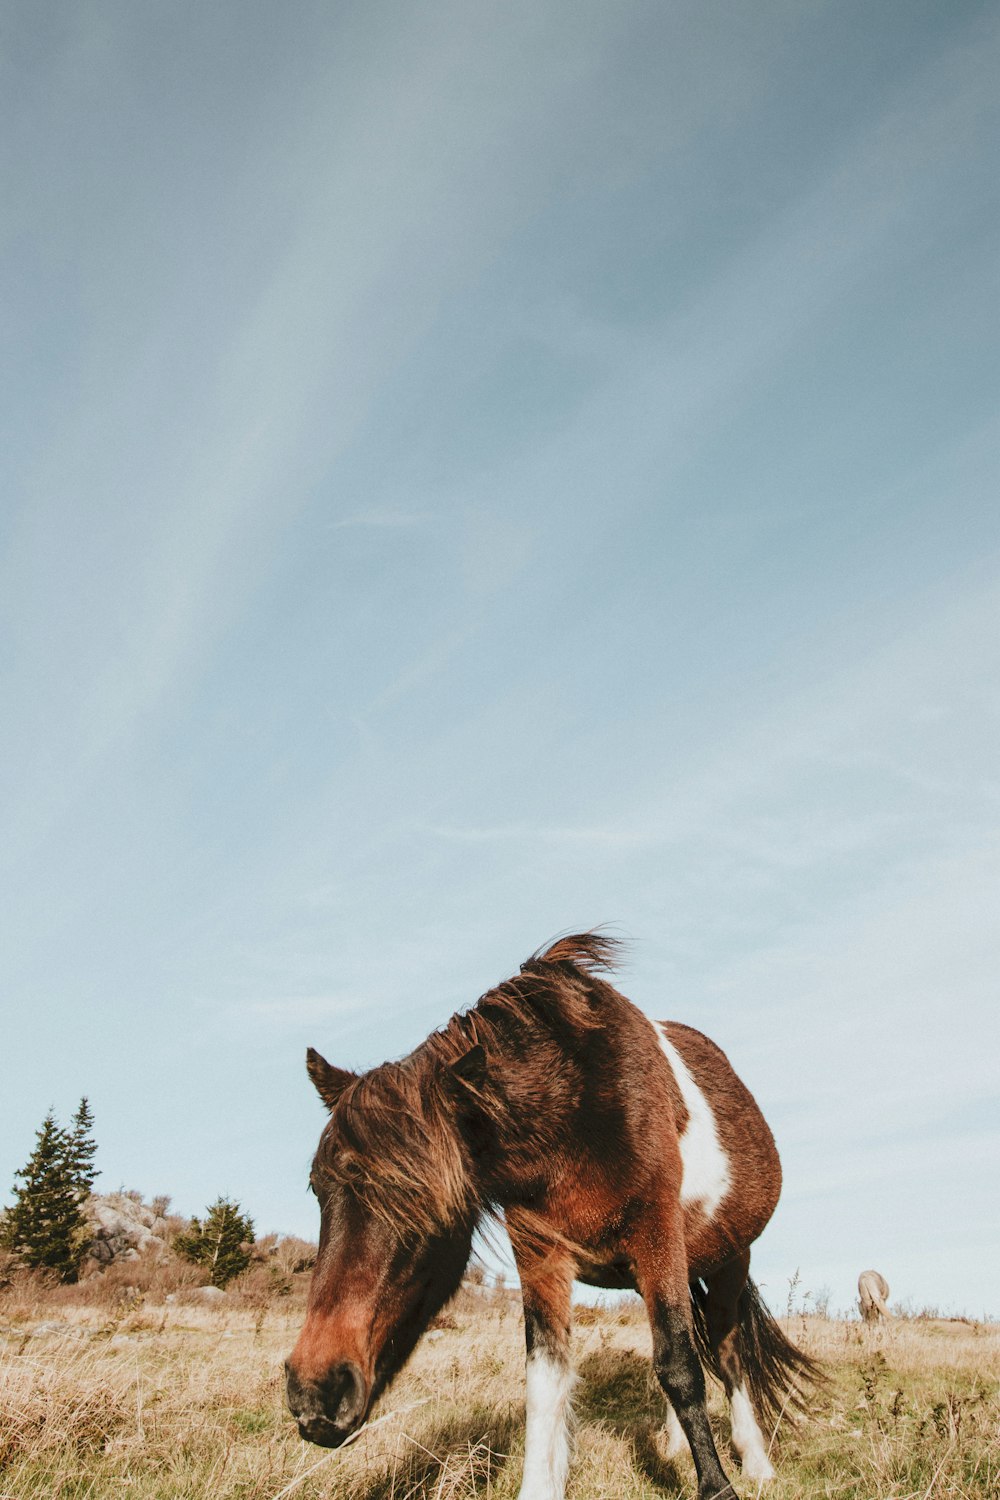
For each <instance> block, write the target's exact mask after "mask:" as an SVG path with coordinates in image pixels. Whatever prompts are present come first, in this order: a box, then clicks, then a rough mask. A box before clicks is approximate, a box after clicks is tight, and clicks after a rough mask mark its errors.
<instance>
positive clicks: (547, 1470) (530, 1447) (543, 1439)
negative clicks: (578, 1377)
mask: <svg viewBox="0 0 1000 1500" xmlns="http://www.w3.org/2000/svg"><path fill="white" fill-rule="evenodd" d="M526 1374H527V1381H526V1386H527V1388H526V1399H525V1433H524V1475H523V1477H522V1479H521V1490H520V1494H519V1496H518V1500H562V1497H563V1495H564V1494H565V1492H566V1479H567V1476H568V1474H569V1450H570V1441H569V1418H570V1409H569V1398H570V1392H571V1391H572V1389H573V1372H572V1370H571V1369H570V1366H569V1362H568V1360H565V1359H559V1358H558V1357H557V1356H555V1355H552V1354H549V1353H548V1352H547V1351H546V1350H543V1349H538V1348H535V1349H533V1350H532V1351H531V1353H530V1354H529V1355H528V1362H527V1368H526Z"/></svg>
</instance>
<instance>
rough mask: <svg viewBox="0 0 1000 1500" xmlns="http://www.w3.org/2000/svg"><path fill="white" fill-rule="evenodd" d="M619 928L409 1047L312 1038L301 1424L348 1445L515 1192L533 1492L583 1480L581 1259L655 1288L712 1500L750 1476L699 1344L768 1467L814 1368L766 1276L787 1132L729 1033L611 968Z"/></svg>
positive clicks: (685, 1439) (571, 946)
mask: <svg viewBox="0 0 1000 1500" xmlns="http://www.w3.org/2000/svg"><path fill="white" fill-rule="evenodd" d="M615 946H616V945H615V944H614V942H613V941H612V940H611V939H610V938H607V937H605V936H602V935H600V934H596V933H584V934H581V935H579V936H575V937H567V938H562V939H560V940H559V941H558V942H556V943H555V944H553V945H552V946H551V947H550V948H548V949H547V950H546V951H545V952H542V953H539V954H537V955H536V956H535V957H533V958H532V959H530V960H529V961H528V962H527V963H526V964H524V965H522V968H521V972H520V974H518V975H517V976H515V977H514V978H513V979H510V980H508V981H507V982H506V983H504V984H501V985H499V986H498V987H497V988H496V989H493V990H490V991H489V992H488V993H487V994H485V995H484V996H483V997H482V999H481V1000H479V1002H478V1003H477V1004H476V1005H475V1007H474V1008H473V1009H472V1010H470V1011H467V1012H464V1013H462V1014H459V1015H456V1016H453V1017H452V1019H451V1020H450V1021H449V1022H448V1024H447V1025H446V1026H445V1027H444V1028H443V1029H442V1030H441V1031H437V1032H435V1033H434V1034H433V1035H432V1036H430V1037H428V1038H427V1040H426V1041H425V1042H423V1043H422V1044H421V1045H420V1046H419V1047H418V1048H417V1049H416V1051H414V1052H412V1053H411V1054H410V1056H409V1057H406V1058H404V1059H403V1060H402V1062H394V1063H383V1064H382V1066H381V1067H378V1068H374V1069H373V1070H372V1071H371V1072H368V1073H363V1074H360V1075H358V1074H355V1073H348V1072H344V1071H342V1070H341V1069H338V1068H334V1067H331V1066H330V1064H329V1063H327V1062H326V1061H324V1059H323V1058H322V1057H320V1056H319V1054H318V1053H317V1052H314V1051H312V1049H310V1051H309V1053H308V1056H307V1066H308V1070H309V1074H310V1076H311V1078H312V1080H313V1083H314V1084H315V1086H316V1088H317V1089H318V1091H319V1093H320V1095H321V1097H322V1099H323V1101H324V1103H325V1104H326V1105H327V1107H328V1108H329V1111H330V1118H329V1121H328V1122H327V1125H326V1127H325V1129H324V1131H323V1134H322V1136H321V1138H320V1143H319V1148H318V1150H317V1152H316V1157H315V1160H314V1162H313V1168H312V1174H311V1185H312V1188H313V1190H314V1192H315V1193H316V1196H317V1198H318V1199H319V1203H320V1209H321V1214H322V1219H321V1227H320V1243H319V1254H318V1258H317V1261H316V1269H315V1271H314V1273H313V1279H312V1285H311V1288H310V1293H309V1304H308V1310H307V1314H306V1321H305V1325H304V1327H303V1329H302V1332H301V1334H300V1336H299V1340H298V1342H297V1344H296V1346H295V1349H294V1350H293V1352H292V1355H291V1357H290V1358H289V1360H288V1364H287V1391H288V1404H289V1406H290V1408H291V1410H292V1412H293V1414H294V1415H295V1417H296V1418H297V1420H298V1424H299V1431H300V1432H301V1433H302V1435H303V1437H306V1438H309V1439H310V1440H311V1441H312V1442H315V1443H320V1444H322V1445H324V1446H328V1447H335V1446H337V1445H338V1444H340V1443H342V1442H343V1441H344V1440H345V1438H347V1437H348V1436H349V1435H350V1434H351V1433H352V1432H354V1431H355V1430H356V1429H357V1428H358V1427H359V1426H360V1425H361V1423H362V1422H364V1420H365V1419H366V1417H367V1415H368V1412H369V1410H370V1408H371V1405H372V1403H373V1401H375V1399H376V1398H377V1397H378V1396H379V1394H380V1393H381V1392H382V1391H384V1390H385V1388H386V1387H387V1386H388V1384H389V1382H390V1381H391V1380H392V1378H393V1377H394V1375H395V1374H396V1373H397V1372H398V1371H399V1369H400V1368H401V1367H402V1365H403V1364H404V1362H405V1361H406V1359H407V1358H408V1357H409V1355H410V1353H411V1351H412V1350H413V1347H414V1345H415V1344H416V1342H417V1340H418V1339H419V1337H420V1335H421V1333H422V1332H423V1330H424V1329H425V1328H426V1327H427V1324H428V1322H429V1321H430V1319H431V1318H432V1317H433V1316H434V1314H435V1313H436V1312H437V1311H438V1309H439V1308H440V1307H441V1306H442V1305H443V1304H444V1303H445V1302H446V1301H447V1300H448V1299H449V1298H450V1297H451V1296H452V1295H453V1293H454V1292H455V1291H456V1290H457V1288H458V1286H459V1283H460V1281H461V1277H462V1273H463V1271H464V1269H465V1267H466V1264H467V1262H468V1259H469V1255H470V1251H471V1245H472V1236H473V1232H474V1230H475V1228H476V1225H477V1223H478V1222H479V1221H480V1220H481V1218H482V1217H483V1216H484V1215H488V1214H502V1215H503V1218H504V1221H505V1223H506V1226H507V1230H508V1232H509V1234H510V1239H511V1244H512V1246H513V1251H514V1256H515V1260H516V1262H517V1268H518V1272H519V1274H520V1278H521V1290H522V1296H523V1300H524V1325H525V1338H526V1342H527V1402H526V1406H527V1423H526V1435H525V1459H524V1476H523V1480H522V1485H521V1500H561V1497H562V1495H563V1493H564V1490H565V1484H566V1477H567V1472H568V1468H569V1458H570V1448H569V1429H568V1420H569V1403H570V1389H571V1385H572V1375H571V1369H570V1360H569V1330H570V1293H571V1288H572V1283H573V1281H574V1279H578V1280H581V1281H586V1282H589V1283H590V1284H591V1285H593V1286H599V1287H630V1288H634V1289H635V1290H637V1291H638V1292H640V1293H641V1295H642V1297H643V1299H644V1301H645V1304H646V1309H647V1312H648V1315H649V1320H650V1324H651V1325H652V1330H653V1365H654V1368H655V1371H656V1374H657V1376H658V1378H659V1381H660V1384H661V1385H662V1387H663V1390H664V1392H665V1393H666V1396H667V1398H668V1401H669V1409H668V1415H667V1431H666V1441H667V1448H668V1452H669V1454H670V1455H671V1456H676V1455H677V1454H678V1453H679V1452H680V1451H681V1450H682V1449H683V1448H684V1447H690V1450H691V1453H692V1455H693V1457H694V1461H695V1467H696V1469H697V1473H698V1496H699V1500H709V1497H710V1496H711V1497H716V1500H723V1497H729V1500H733V1497H734V1492H733V1490H732V1488H731V1487H730V1485H729V1482H728V1480H727V1479H726V1476H725V1474H724V1473H723V1471H722V1467H721V1465H720V1463H719V1457H718V1454H717V1452H716V1448H715V1443H714V1441H713V1439H712V1434H711V1431H710V1429H709V1424H708V1418H707V1415H706V1412H705V1379H704V1375H703V1372H702V1361H704V1363H705V1364H706V1365H707V1366H708V1367H709V1369H711V1370H712V1372H713V1373H714V1374H716V1375H717V1376H718V1377H719V1378H721V1380H722V1381H723V1384H724V1386H725V1389H726V1393H727V1395H728V1397H729V1401H730V1406H731V1413H732V1438H733V1446H734V1448H735V1449H736V1452H737V1453H738V1455H739V1457H740V1460H741V1462H742V1466H743V1472H744V1473H745V1474H746V1475H747V1476H748V1477H749V1478H751V1479H754V1480H757V1481H761V1480H765V1479H769V1478H771V1477H772V1475H773V1470H772V1468H771V1463H770V1460H769V1458H768V1452H767V1444H766V1443H765V1441H764V1438H763V1436H762V1434H761V1429H760V1426H759V1425H758V1424H759V1421H760V1420H764V1421H765V1422H766V1423H767V1424H769V1425H770V1424H771V1423H772V1422H773V1421H775V1420H776V1418H777V1416H778V1415H779V1413H780V1412H781V1411H782V1410H784V1409H785V1408H786V1407H788V1406H789V1405H793V1406H794V1405H799V1406H801V1405H802V1404H803V1401H804V1395H803V1388H804V1386H805V1385H806V1384H808V1382H809V1381H810V1380H811V1379H813V1378H814V1377H815V1376H816V1375H817V1371H816V1368H815V1366H814V1365H813V1363H812V1362H811V1360H810V1359H809V1358H808V1357H807V1356H806V1355H804V1354H803V1353H802V1352H801V1351H800V1350H798V1349H796V1348H795V1347H794V1346H793V1345H792V1344H790V1343H789V1342H788V1340H787V1339H786V1338H785V1336H784V1334H783V1333H782V1332H781V1330H780V1329H779V1327H778V1325H777V1324H776V1323H775V1321H774V1320H773V1319H772V1318H771V1317H770V1315H769V1314H768V1313H767V1311H766V1309H765V1308H764V1306H763V1304H762V1302H761V1301H760V1299H759V1297H758V1295H757V1291H756V1288H755V1287H754V1284H753V1282H752V1281H751V1280H750V1279H749V1275H748V1270H749V1265H750V1252H749V1247H750V1244H751V1242H752V1241H753V1240H754V1239H756V1237H757V1236H758V1235H759V1234H760V1232H761V1230H762V1229H763V1228H764V1225H765V1224H766V1223H767V1221H768V1219H769V1218H770V1217H771V1214H772V1213H773V1211H774V1207H775V1204H776V1203H777V1201H778V1192H779V1189H780V1186H781V1168H780V1165H779V1162H778V1154H777V1151H776V1150H775V1145H774V1140H773V1138H772V1136H771V1132H770V1130H769V1129H768V1127H767V1125H766V1123H765V1121H764V1119H763V1117H762V1115H761V1113H760V1110H759V1109H758V1108H757V1105H756V1104H755V1102H754V1100H753V1098H752V1096H751V1095H750V1093H749V1092H748V1091H747V1089H746V1088H745V1087H744V1086H743V1084H742V1083H741V1082H740V1080H739V1079H738V1078H737V1077H736V1074H735V1073H734V1072H733V1070H732V1068H731V1067H730V1065H729V1063H728V1061H727V1060H726V1057H725V1056H724V1054H723V1053H722V1052H720V1050H719V1048H718V1047H716V1046H715V1044H714V1043H713V1042H710V1041H709V1040H708V1038H707V1037H704V1036H702V1035H701V1033H700V1032H698V1031H693V1030H692V1029H691V1028H690V1027H689V1026H682V1025H679V1024H677V1023H674V1022H665V1023H656V1022H652V1021H649V1020H647V1019H646V1017H645V1016H644V1015H643V1014H642V1012H641V1011H639V1010H638V1009H637V1008H636V1007H635V1006H634V1005H632V1004H631V1002H630V1001H628V1000H626V999H625V997H624V996H623V995H621V994H619V993H618V991H617V990H615V989H614V988H612V986H611V985H610V984H609V983H607V982H606V981H604V980H602V979H601V978H600V972H601V971H602V970H607V969H608V968H610V966H611V962H612V960H613V958H614V955H615ZM699 1356H700V1357H699ZM755 1408H756V1410H755Z"/></svg>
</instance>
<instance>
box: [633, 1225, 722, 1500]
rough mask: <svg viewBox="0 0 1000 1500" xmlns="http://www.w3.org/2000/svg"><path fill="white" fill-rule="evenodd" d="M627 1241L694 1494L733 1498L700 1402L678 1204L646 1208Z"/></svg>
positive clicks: (701, 1384) (711, 1499)
mask: <svg viewBox="0 0 1000 1500" xmlns="http://www.w3.org/2000/svg"><path fill="white" fill-rule="evenodd" d="M649 1220H650V1221H649V1222H648V1223H646V1224H644V1225H642V1226H641V1228H639V1229H638V1231H637V1233H636V1235H635V1241H634V1244H633V1246H632V1253H633V1259H634V1263H635V1268H636V1274H637V1280H638V1283H639V1290H640V1292H641V1293H642V1296H643V1301H644V1302H645V1304H646V1311H647V1313H648V1315H649V1322H650V1326H651V1327H652V1330H653V1369H654V1370H655V1372H656V1378H657V1379H658V1380H659V1382H660V1385H661V1386H662V1387H663V1390H664V1393H665V1395H666V1396H667V1399H668V1400H669V1402H670V1404H671V1406H672V1407H673V1409H674V1411H675V1412H676V1414H677V1419H678V1421H679V1422H680V1426H681V1428H682V1430H683V1432H684V1436H685V1437H686V1438H687V1441H688V1445H689V1447H690V1449H691V1455H692V1457H693V1458H694V1466H695V1469H696V1470H697V1473H698V1500H737V1497H736V1492H735V1490H734V1489H733V1488H732V1486H731V1484H730V1483H729V1480H728V1479H727V1478H726V1475H725V1473H724V1471H723V1468H722V1465H721V1464H720V1462H719V1455H718V1452H717V1450H716V1447H715V1440H714V1439H713V1437H712V1430H711V1428H710V1427H709V1425H708V1412H707V1410H706V1408H705V1374H704V1371H703V1370H702V1368H701V1361H700V1360H699V1358H698V1351H697V1350H696V1348H695V1343H694V1333H693V1331H692V1326H691V1299H690V1294H689V1292H688V1279H687V1254H686V1252H685V1249H684V1227H683V1221H682V1219H681V1215H680V1206H679V1205H677V1206H676V1208H674V1209H671V1210H668V1211H661V1212H660V1213H659V1214H657V1215H653V1214H650V1216H649Z"/></svg>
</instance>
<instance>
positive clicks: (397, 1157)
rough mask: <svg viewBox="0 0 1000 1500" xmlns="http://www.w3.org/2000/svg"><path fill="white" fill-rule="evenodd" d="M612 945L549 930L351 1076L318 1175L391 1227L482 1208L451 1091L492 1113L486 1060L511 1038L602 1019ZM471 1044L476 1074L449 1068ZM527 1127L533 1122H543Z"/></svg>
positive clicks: (440, 1221)
mask: <svg viewBox="0 0 1000 1500" xmlns="http://www.w3.org/2000/svg"><path fill="white" fill-rule="evenodd" d="M619 952H620V944H619V943H618V941H617V940H616V939H615V938H612V937H609V936H608V935H607V934H605V933H600V932H583V933H574V934H572V935H570V936H566V937H561V938H557V939H556V940H555V942H553V943H551V944H549V945H548V946H547V947H545V948H543V949H540V950H539V951H537V952H536V953H534V954H532V956H531V957H530V958H529V959H527V960H526V962H525V963H523V964H522V965H521V969H520V972H519V973H518V974H515V975H514V976H513V977H512V978H510V979H507V980H504V982H503V983H502V984H498V985H496V986H495V987H494V988H493V989H490V990H487V991H486V993H485V994H484V995H481V996H480V998H479V999H478V1000H477V1001H476V1003H475V1005H474V1006H472V1007H471V1008H470V1009H468V1010H465V1011H458V1012H457V1013H456V1014H455V1015H453V1016H452V1017H451V1019H450V1021H448V1022H447V1023H446V1024H445V1025H444V1026H442V1027H441V1029H440V1030H439V1031H434V1032H432V1033H431V1035H430V1036H429V1037H428V1038H427V1040H426V1041H424V1042H422V1043H421V1044H420V1046H419V1047H417V1048H416V1049H415V1051H413V1052H411V1053H410V1055H409V1056H408V1057H404V1058H403V1059H402V1060H401V1061H400V1062H387V1063H382V1064H381V1066H379V1067H377V1068H373V1069H372V1070H371V1071H370V1072H368V1073H363V1074H361V1075H360V1077H358V1078H356V1079H354V1080H353V1081H352V1082H351V1083H350V1084H349V1085H348V1086H347V1088H346V1089H345V1090H344V1092H343V1094H342V1095H341V1097H340V1099H339V1100H338V1101H337V1104H336V1105H335V1106H334V1109H333V1111H332V1113H331V1119H330V1123H329V1125H328V1126H327V1129H326V1130H325V1131H324V1133H323V1137H322V1139H321V1141H320V1147H319V1151H318V1152H317V1158H316V1165H317V1167H318V1168H319V1171H320V1174H321V1176H323V1177H325V1178H327V1179H328V1180H330V1181H332V1182H336V1183H341V1184H344V1185H347V1186H350V1188H351V1189H352V1190H353V1191H354V1192H355V1193H356V1194H357V1195H358V1196H359V1197H360V1198H361V1199H362V1201H363V1202H364V1204H365V1206H366V1207H367V1208H368V1209H369V1211H370V1212H372V1213H373V1214H375V1215H377V1216H378V1217H379V1218H381V1219H384V1220H386V1221H387V1222H388V1223H390V1224H391V1225H392V1226H393V1227H394V1228H395V1229H396V1230H397V1231H405V1230H406V1229H411V1230H412V1231H413V1232H415V1233H417V1234H421V1235H427V1234H430V1233H433V1232H434V1231H435V1230H438V1231H440V1230H441V1229H446V1228H451V1227H454V1226H456V1225H459V1224H461V1223H462V1222H464V1221H472V1220H474V1219H475V1217H476V1216H477V1215H478V1214H479V1213H481V1212H483V1211H484V1210H488V1209H489V1204H486V1203H482V1202H479V1201H476V1197H475V1190H474V1188H473V1186H472V1183H471V1180H470V1173H469V1162H468V1160H467V1155H466V1147H465V1145H464V1144H463V1140H462V1137H461V1134H460V1132H459V1130H458V1128H457V1117H458V1110H459V1105H460V1103H461V1094H462V1090H463V1089H468V1090H470V1091H471V1093H472V1094H474V1096H475V1100H476V1104H477V1107H478V1108H479V1109H480V1110H481V1111H482V1112H483V1113H485V1114H486V1115H488V1116H491V1117H492V1118H493V1119H494V1121H495V1122H496V1123H497V1124H498V1125H499V1124H501V1122H502V1118H503V1108H502V1105H503V1099H502V1092H501V1091H500V1090H499V1089H498V1088H497V1087H496V1086H495V1083H494V1081H493V1079H492V1078H491V1069H495V1068H499V1066H500V1065H501V1063H502V1059H503V1054H504V1051H505V1049H506V1048H507V1047H509V1046H510V1044H511V1043H512V1042H515V1043H516V1046H517V1050H518V1051H519V1052H521V1053H522V1055H523V1052H524V1051H525V1050H526V1049H528V1050H530V1048H531V1045H532V1043H533V1042H538V1041H540V1040H541V1039H542V1038H549V1039H551V1038H552V1037H556V1038H558V1039H560V1040H562V1042H563V1044H564V1045H565V1046H567V1047H572V1046H573V1042H574V1039H579V1038H582V1036H583V1035H584V1034H585V1033H586V1032H588V1031H592V1030H595V1029H596V1028H598V1027H600V1026H602V1025H604V1024H605V1023H606V1020H607V1009H606V1007H604V1006H602V1005H601V999H602V998H603V997H608V998H610V997H612V996H613V995H614V994H615V992H614V991H613V990H611V988H610V986H608V985H607V984H605V983H603V982H602V981H601V980H600V979H599V978H598V977H597V976H598V974H599V973H600V972H602V971H607V970H609V969H610V968H611V967H612V965H613V964H614V962H615V959H616V958H617V956H618V954H619ZM476 1047H480V1048H482V1052H483V1055H484V1060H485V1070H484V1076H483V1078H482V1080H480V1081H476V1080H474V1079H465V1078H462V1077H461V1076H459V1075H456V1073H455V1072H454V1071H453V1069H454V1066H455V1064H456V1063H459V1062H460V1060H461V1059H463V1058H465V1057H466V1055H467V1054H468V1053H469V1052H470V1051H471V1050H472V1049H473V1048H476ZM537 1128H538V1129H539V1130H542V1129H544V1121H539V1122H538V1127H537Z"/></svg>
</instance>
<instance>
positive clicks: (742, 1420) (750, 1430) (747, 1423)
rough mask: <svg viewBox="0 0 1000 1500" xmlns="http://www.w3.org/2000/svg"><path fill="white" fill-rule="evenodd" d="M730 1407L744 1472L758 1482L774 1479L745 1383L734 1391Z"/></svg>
mask: <svg viewBox="0 0 1000 1500" xmlns="http://www.w3.org/2000/svg"><path fill="white" fill-rule="evenodd" d="M729 1409H730V1414H731V1416H732V1425H733V1447H734V1448H735V1449H736V1451H737V1453H738V1454H739V1456H740V1465H741V1467H742V1469H743V1472H744V1474H745V1475H746V1476H747V1478H748V1479H756V1480H757V1481H758V1483H760V1482H761V1481H763V1480H766V1479H773V1478H774V1469H773V1467H772V1465H771V1460H770V1459H769V1458H768V1456H767V1449H766V1448H765V1447H764V1435H763V1433H762V1432H761V1430H760V1428H759V1427H758V1425H757V1418H756V1417H755V1416H754V1414H753V1407H752V1406H751V1405H750V1397H749V1396H748V1395H747V1388H746V1386H745V1385H740V1386H737V1387H736V1389H735V1390H734V1391H733V1394H732V1396H731V1397H730V1402H729Z"/></svg>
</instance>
